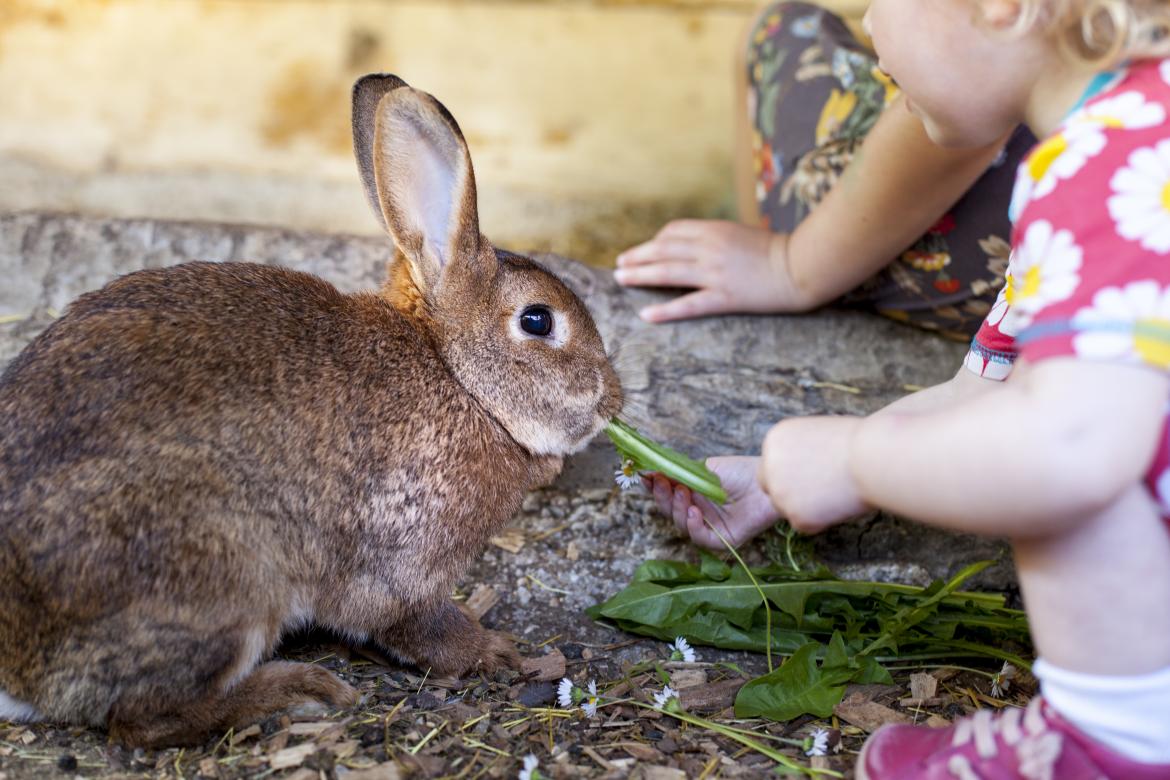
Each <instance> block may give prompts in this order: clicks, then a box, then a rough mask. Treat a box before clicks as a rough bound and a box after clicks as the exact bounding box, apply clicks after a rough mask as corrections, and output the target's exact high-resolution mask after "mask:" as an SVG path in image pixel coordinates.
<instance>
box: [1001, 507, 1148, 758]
mask: <svg viewBox="0 0 1170 780" xmlns="http://www.w3.org/2000/svg"><path fill="white" fill-rule="evenodd" d="M1013 548H1014V550H1015V556H1016V564H1017V566H1018V569H1019V580H1020V587H1021V589H1022V591H1023V594H1024V602H1025V605H1026V607H1027V610H1028V619H1029V622H1030V624H1031V628H1032V636H1033V638H1034V640H1035V643H1036V648H1037V651H1038V652H1039V654H1040V656H1041V658H1042V659H1043V662H1042V663H1040V664H1038V666H1037V669H1036V672H1037V677H1039V678H1040V681H1041V689H1042V692H1043V694H1044V696H1045V698H1046V699H1047V700H1048V702H1049V704H1051V705H1052V706H1053V708H1054V709H1056V710H1057V711H1058V712H1060V713H1061V714H1062V715H1063V716H1064V717H1065V718H1067V719H1068V720H1070V721H1071V722H1072V723H1073V724H1074V725H1076V726H1078V727H1079V728H1081V729H1082V730H1083V731H1085V732H1086V733H1087V734H1088V735H1089V736H1091V737H1094V738H1096V739H1097V740H1099V741H1101V742H1103V743H1105V744H1107V745H1109V746H1111V747H1113V748H1114V749H1115V750H1117V751H1118V752H1121V753H1123V754H1125V755H1129V756H1130V757H1132V758H1135V759H1138V760H1142V761H1146V762H1156V763H1170V525H1168V524H1167V523H1166V522H1165V521H1164V520H1163V519H1162V518H1161V517H1159V516H1158V514H1157V511H1156V509H1155V507H1154V504H1153V502H1152V501H1151V500H1150V498H1149V494H1148V493H1147V492H1146V491H1145V490H1144V489H1143V488H1141V487H1140V486H1134V487H1133V488H1132V489H1131V490H1130V491H1129V492H1128V493H1126V494H1125V495H1123V496H1122V497H1121V498H1119V499H1118V500H1117V501H1116V502H1115V503H1114V504H1113V505H1112V506H1111V507H1109V508H1108V509H1106V510H1105V511H1103V512H1101V513H1100V514H1098V515H1097V516H1095V517H1092V518H1090V519H1088V520H1087V521H1081V522H1070V523H1069V525H1068V526H1067V528H1066V529H1065V531H1064V532H1063V533H1059V534H1056V535H1054V536H1051V537H1048V538H1043V539H1028V540H1016V541H1014V542H1013Z"/></svg>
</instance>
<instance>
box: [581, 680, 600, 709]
mask: <svg viewBox="0 0 1170 780" xmlns="http://www.w3.org/2000/svg"><path fill="white" fill-rule="evenodd" d="M600 698H601V697H599V696H598V695H597V681H596V680H590V681H589V696H588V697H587V698H585V700H584V701H583V702H581V709H582V710H584V711H585V715H586V717H590V718H592V717H594V716H596V715H597V703H598V701H600Z"/></svg>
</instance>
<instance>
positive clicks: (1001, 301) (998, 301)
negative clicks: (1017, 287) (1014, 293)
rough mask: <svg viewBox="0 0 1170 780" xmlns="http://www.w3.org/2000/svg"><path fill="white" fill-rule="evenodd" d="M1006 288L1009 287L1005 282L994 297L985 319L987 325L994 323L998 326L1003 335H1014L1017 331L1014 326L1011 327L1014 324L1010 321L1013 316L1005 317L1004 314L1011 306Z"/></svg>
mask: <svg viewBox="0 0 1170 780" xmlns="http://www.w3.org/2000/svg"><path fill="white" fill-rule="evenodd" d="M1008 289H1010V288H1009V285H1008V284H1006V283H1005V284H1004V286H1003V287H1002V288H1001V289H1000V291H999V295H997V296H996V297H995V305H994V306H992V307H991V311H989V312H988V313H987V317H986V320H987V324H988V325H994V326H996V327H997V328H999V332H1000V333H1002V334H1003V335H1005V336H1015V335H1017V333H1018V331H1017V329H1016V328H1015V327H1013V326H1014V325H1015V323H1014V322H1013V321H1012V320H1013V318H1011V317H1007V318H1006V319H1005V316H1006V315H1007V313H1008V309H1010V308H1011V306H1009V305H1008Z"/></svg>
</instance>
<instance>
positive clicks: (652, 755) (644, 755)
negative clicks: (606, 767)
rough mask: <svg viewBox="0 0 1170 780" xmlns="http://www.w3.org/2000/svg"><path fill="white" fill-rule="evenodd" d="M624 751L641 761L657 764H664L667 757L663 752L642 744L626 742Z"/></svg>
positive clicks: (623, 746)
mask: <svg viewBox="0 0 1170 780" xmlns="http://www.w3.org/2000/svg"><path fill="white" fill-rule="evenodd" d="M622 750H624V751H626V752H627V753H629V754H630V755H631V756H633V757H634V758H636V759H638V760H639V761H653V762H655V763H662V762H663V761H665V760H666V756H664V755H663V754H662V751H660V750H656V749H655V748H652V747H650V746H649V745H643V744H641V743H640V742H626V743H625V744H623V745H622Z"/></svg>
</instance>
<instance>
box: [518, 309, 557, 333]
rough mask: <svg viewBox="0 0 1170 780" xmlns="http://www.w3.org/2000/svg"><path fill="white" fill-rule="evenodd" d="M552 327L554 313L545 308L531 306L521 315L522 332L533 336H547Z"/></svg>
mask: <svg viewBox="0 0 1170 780" xmlns="http://www.w3.org/2000/svg"><path fill="white" fill-rule="evenodd" d="M552 326H553V317H552V312H550V311H549V310H548V309H546V308H545V307H543V306H529V307H528V308H527V309H525V310H524V311H523V312H522V313H521V314H520V330H522V331H524V332H525V333H528V334H530V335H532V336H547V335H548V334H549V333H551V332H552Z"/></svg>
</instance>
